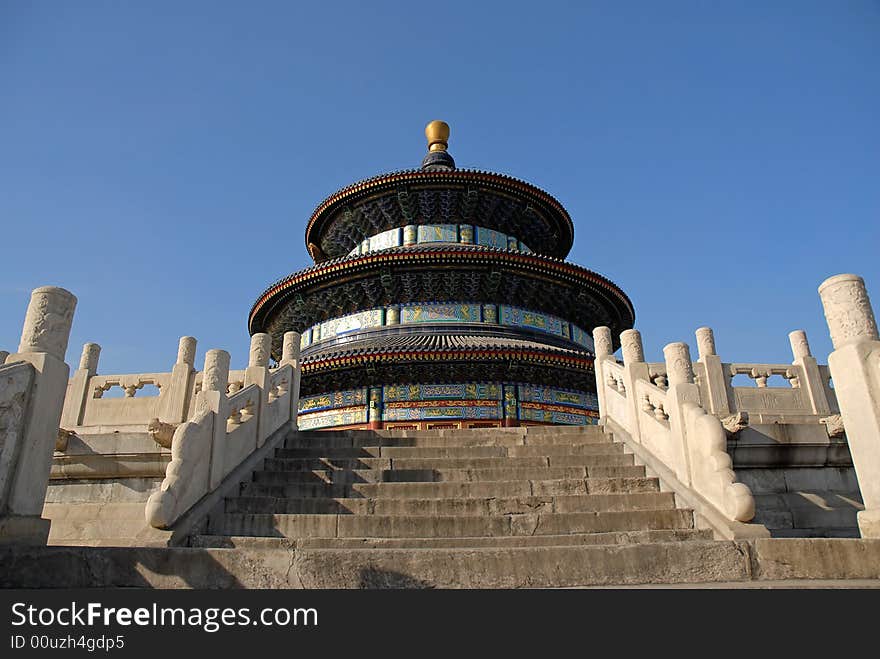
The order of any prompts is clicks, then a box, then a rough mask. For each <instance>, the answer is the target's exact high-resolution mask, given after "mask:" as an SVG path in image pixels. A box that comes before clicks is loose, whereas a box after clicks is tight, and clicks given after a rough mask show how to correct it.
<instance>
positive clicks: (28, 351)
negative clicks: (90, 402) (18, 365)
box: [0, 286, 76, 544]
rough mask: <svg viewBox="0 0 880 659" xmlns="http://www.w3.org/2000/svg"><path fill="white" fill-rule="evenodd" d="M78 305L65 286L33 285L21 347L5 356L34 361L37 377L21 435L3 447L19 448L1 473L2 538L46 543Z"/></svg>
mask: <svg viewBox="0 0 880 659" xmlns="http://www.w3.org/2000/svg"><path fill="white" fill-rule="evenodd" d="M75 309H76V297H75V296H74V295H73V294H72V293H70V292H69V291H66V290H64V289H63V288H56V287H54V286H45V287H42V288H37V289H36V290H34V291H33V292H32V293H31V299H30V303H29V304H28V308H27V312H26V314H25V320H24V326H23V328H22V333H21V342H20V343H19V346H18V352H17V353H15V354H12V355H9V356H8V357H7V359H6V361H8V362H9V364H14V363H15V362H26V363H28V364H30V365H31V366H32V367H33V381H32V384H31V386H30V389H29V400H28V401H27V406H26V407H24V408H23V409H22V410H21V411H22V413H23V414H24V417H23V422H21V423H20V425H19V427H20V435H18V436H16V437H9V436H7V439H6V444H5V445H4V447H3V448H4V449H7V450H6V451H4V453H6V454H7V455H8V454H10V453H13V450H12V449H15V448H17V451H14V452H15V453H17V457H16V458H15V459H12V460H9V461H7V462H6V464H5V465H3V471H2V472H0V543H19V544H46V540H47V538H48V536H49V521H48V520H45V519H42V518H41V517H40V515H41V513H42V510H43V503H44V501H45V498H46V488H47V486H48V484H49V471H50V469H51V466H52V452H53V451H54V449H55V441H56V439H57V437H58V428H59V422H60V421H61V413H62V409H63V406H64V397H65V393H66V390H67V385H68V379H67V378H68V374H69V372H70V369H69V368H68V366H67V364H65V363H64V354H65V352H66V351H67V342H68V340H69V338H70V328H71V325H72V323H73V314H74V310H75ZM0 393H2V392H0ZM4 425H5V424H4ZM13 442H15V443H16V444H17V447H15V446H14V445H13Z"/></svg>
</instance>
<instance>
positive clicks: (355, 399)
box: [299, 387, 367, 414]
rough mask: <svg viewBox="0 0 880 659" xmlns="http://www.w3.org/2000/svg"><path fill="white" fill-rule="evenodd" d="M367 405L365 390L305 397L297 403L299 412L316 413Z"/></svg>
mask: <svg viewBox="0 0 880 659" xmlns="http://www.w3.org/2000/svg"><path fill="white" fill-rule="evenodd" d="M366 404H367V388H366V387H361V388H359V389H350V390H348V391H333V392H330V393H326V394H319V395H317V396H307V397H305V398H301V399H300V401H299V412H300V414H304V413H306V412H317V411H319V410H327V409H332V408H338V407H352V406H356V405H366Z"/></svg>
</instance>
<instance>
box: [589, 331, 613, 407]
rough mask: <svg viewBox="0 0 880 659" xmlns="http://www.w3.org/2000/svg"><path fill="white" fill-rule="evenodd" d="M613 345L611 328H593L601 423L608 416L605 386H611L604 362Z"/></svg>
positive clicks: (597, 395)
mask: <svg viewBox="0 0 880 659" xmlns="http://www.w3.org/2000/svg"><path fill="white" fill-rule="evenodd" d="M612 351H613V345H612V343H611V329H610V328H608V327H605V326H601V327H596V328H595V329H594V330H593V352H594V353H595V355H596V359H595V360H594V362H593V368H594V369H595V371H596V397H597V398H598V399H599V423H603V424H604V423H605V419H606V418H607V416H608V409H607V403H606V401H605V388H606V387H609V386H611V383H610V382H609V379H610V375H611V374H610V373H607V374H606V373H605V369H604V367H603V364H602V362H603V361H604V360H605V359H606V358H608V357H610V356H611V353H612Z"/></svg>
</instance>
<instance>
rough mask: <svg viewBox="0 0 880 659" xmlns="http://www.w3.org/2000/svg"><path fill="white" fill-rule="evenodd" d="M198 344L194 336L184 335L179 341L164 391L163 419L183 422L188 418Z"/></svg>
mask: <svg viewBox="0 0 880 659" xmlns="http://www.w3.org/2000/svg"><path fill="white" fill-rule="evenodd" d="M196 344H197V342H196V339H195V337H192V336H182V337H180V340H179V341H178V342H177V361H175V363H174V366H172V367H171V377H170V378H169V382H168V391H167V392H162V393H163V395H165V404H164V409H163V413H162V416H161V417H160V419H161V420H162V421H167V422H168V423H181V422H183V421H186V419H187V416H188V413H189V409H190V407H191V405H190V402H191V399H192V392H193V389H194V388H195V387H194V382H195V374H196V371H195V363H196Z"/></svg>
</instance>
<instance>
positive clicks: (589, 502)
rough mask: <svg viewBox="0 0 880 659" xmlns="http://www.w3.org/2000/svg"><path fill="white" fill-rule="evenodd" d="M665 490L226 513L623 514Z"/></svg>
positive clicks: (270, 505) (668, 502)
mask: <svg viewBox="0 0 880 659" xmlns="http://www.w3.org/2000/svg"><path fill="white" fill-rule="evenodd" d="M674 507H675V498H674V496H673V495H672V494H671V493H667V492H645V493H638V494H582V495H561V496H525V497H501V498H497V497H487V498H468V499H460V498H445V499H436V498H435V499H390V498H383V499H363V498H361V499H351V498H325V499H294V498H272V497H235V498H230V499H227V500H226V508H225V511H226V513H272V514H296V515H301V514H335V515H512V514H523V513H570V512H612V511H614V512H624V511H627V510H662V509H665V508H674Z"/></svg>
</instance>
